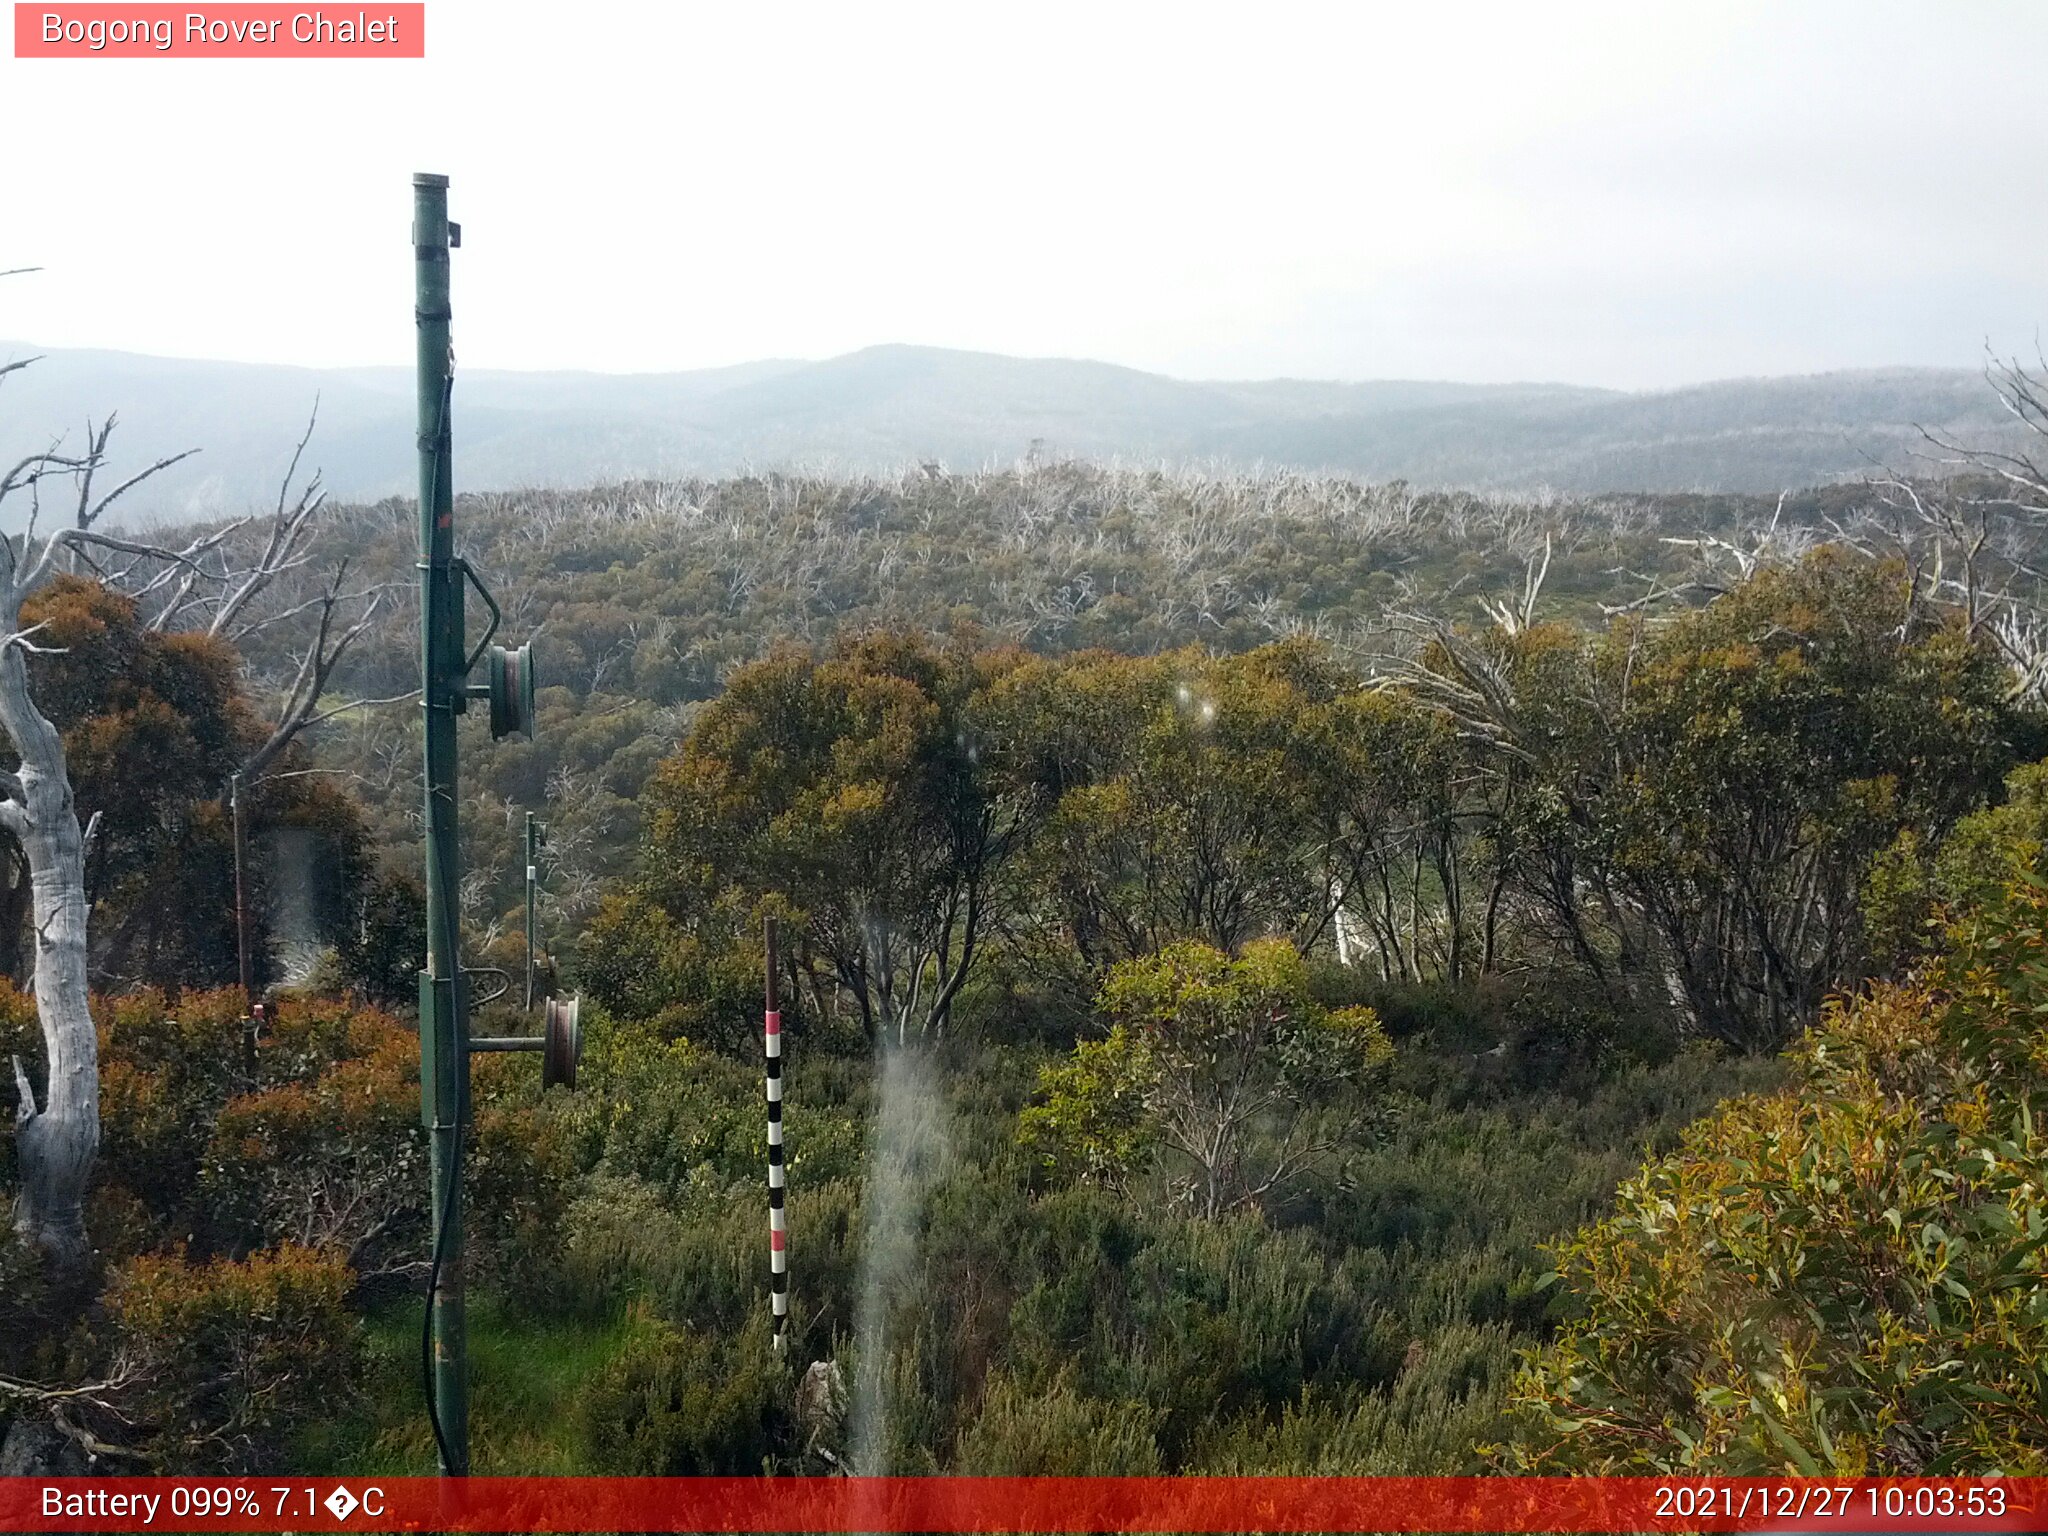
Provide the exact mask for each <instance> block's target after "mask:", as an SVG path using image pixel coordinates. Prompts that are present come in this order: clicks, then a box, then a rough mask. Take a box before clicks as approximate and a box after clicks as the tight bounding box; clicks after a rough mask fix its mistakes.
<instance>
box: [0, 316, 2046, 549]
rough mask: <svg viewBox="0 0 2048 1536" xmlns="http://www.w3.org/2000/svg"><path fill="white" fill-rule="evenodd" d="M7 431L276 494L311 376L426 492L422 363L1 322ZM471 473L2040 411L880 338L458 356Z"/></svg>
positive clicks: (538, 473) (1395, 450) (691, 467)
mask: <svg viewBox="0 0 2048 1536" xmlns="http://www.w3.org/2000/svg"><path fill="white" fill-rule="evenodd" d="M43 353H47V355H44V356H42V357H41V360H40V361H39V362H38V363H37V364H36V367H35V368H34V369H31V370H28V371H26V372H24V373H23V374H22V375H21V377H19V378H18V379H16V380H15V381H14V389H13V393H14V395H15V406H14V409H13V410H12V411H11V412H10V413H9V414H8V416H7V417H5V418H0V457H9V456H11V455H18V454H22V453H28V452H32V451H34V450H36V449H38V448H42V447H45V446H47V435H46V434H47V431H48V429H49V428H48V424H58V423H61V424H64V425H66V426H68V427H70V428H71V429H72V430H74V431H75V430H76V429H77V426H78V425H80V424H82V423H84V422H85V421H86V420H88V419H95V420H96V419H99V418H101V417H103V416H105V415H106V414H107V413H108V412H109V411H118V412H119V413H120V415H121V417H122V419H123V421H124V422H125V423H126V426H125V427H124V442H125V449H124V451H125V452H129V453H132V454H134V455H135V457H136V462H137V464H138V465H140V464H146V463H148V462H150V461H152V460H154V459H156V458H158V457H162V456H166V455H169V454H173V453H178V452H182V451H183V450H185V449H187V448H193V447H199V448H202V449H203V450H204V452H202V453H200V454H199V455H198V456H196V457H195V458H192V459H190V460H188V461H186V462H184V463H181V464H179V465H177V466H175V467H174V468H173V469H172V470H171V471H170V472H168V473H167V474H165V475H164V476H163V477H162V478H161V479H159V480H158V481H156V482H155V483H154V484H153V485H152V486H151V487H150V488H149V490H148V491H147V493H146V496H145V497H144V498H141V499H138V503H137V505H136V507H135V508H134V509H133V513H134V515H142V514H145V513H147V514H151V515H160V516H161V517H162V518H163V519H165V520H171V521H176V520H180V519H182V518H185V517H190V516H205V515H213V514H217V513H223V512H227V513H234V512H239V511H241V510H242V509H243V508H245V507H246V506H248V505H251V504H258V505H260V504H261V503H262V502H263V501H264V499H265V497H266V494H267V493H268V492H269V491H270V490H271V488H272V487H273V486H274V485H275V477H276V475H277V473H278V471H279V470H280V469H281V468H282V466H283V459H284V455H285V454H286V453H287V452H288V451H289V446H290V444H291V443H292V442H293V441H294V439H295V438H296V436H297V434H298V432H299V429H300V428H301V427H302V426H303V425H304V423H305V420H306V417H307V414H308V413H309V412H310V411H311V410H312V409H313V407H314V405H315V403H316V401H317V402H318V405H319V409H320V416H321V422H322V426H321V433H320V438H319V444H320V458H319V462H320V463H322V464H323V465H324V466H325V467H326V470H327V480H328V484H330V485H331V486H333V487H334V489H335V491H336V493H337V494H338V495H341V496H344V497H347V498H348V499H350V500H357V501H366V500H374V499H375V498H377V497H379V496H386V495H404V494H408V493H409V492H410V489H411V487H412V483H413V473H414V467H413V463H412V457H411V451H410V448H409V446H408V445H409V444H410V442H411V435H410V429H411V421H412V411H413V405H412V376H411V374H410V373H409V372H407V371H405V370H403V369H398V368H334V369H311V368H282V367H265V366H260V365H256V364H242V363H216V362H202V361H197V360H193V359H183V358H158V357H139V356H132V355H129V354H125V353H112V352H66V351H62V350H57V351H49V350H48V349H45V348H41V347H36V346H33V345H30V344H29V343H27V342H18V343H16V342H0V364H4V363H5V362H7V361H9V360H12V359H19V358H27V357H32V356H36V355H38V354H43ZM460 400H461V404H460V406H459V412H460V416H461V421H462V429H461V442H462V450H461V452H462V461H461V470H460V475H459V479H458V484H460V485H462V486H466V487H469V488H471V489H477V490H494V491H512V490H517V489H521V488H531V487H554V488H575V487H583V486H588V485H591V484H595V483H598V482H602V481H618V480H639V479H648V478H657V477H659V478H681V477H686V476H714V477H729V476H734V475H745V474H751V473H759V472H768V471H779V472H784V473H792V472H796V473H802V472H812V473H829V474H836V475H841V476H846V475H863V474H877V473H880V474H887V473H892V472H893V471H895V470H896V469H897V468H899V467H900V466H903V465H906V464H915V463H919V462H924V463H936V464H942V465H945V466H947V467H948V468H951V469H953V470H955V471H962V472H969V473H972V472H974V471H978V470H983V469H986V468H989V467H991V466H996V465H1011V464H1023V463H1031V462H1046V461H1065V460H1081V461H1087V462H1093V463H1098V464H1110V463H1122V464H1137V465H1140V466H1152V465H1166V466H1169V467H1174V468H1189V467H1193V468H1201V467H1210V468H1216V467H1230V468H1234V469H1236V470H1240V471H1246V470H1253V469H1262V470H1265V471H1268V472H1279V471H1294V472H1298V473H1313V474H1336V475H1350V476H1356V477H1358V478H1361V479H1366V480H1375V481H1378V480H1396V479H1399V480H1406V481H1409V482H1411V483H1412V484H1415V485H1422V486H1431V487H1466V488H1474V489H1490V490H1504V491H1514V492H1519V493H1521V494H1525V495H1527V494H1534V493H1537V492H1539V491H1542V490H1544V489H1546V488H1547V489H1549V490H1551V491H1555V492H1561V493H1574V494H1594V493H1601V492H1631V491H1644V490H1649V491H1710V492H1716V491H1718V492H1748V493H1751V494H1768V495H1775V494H1776V493H1777V492H1778V491H1780V490H1783V489H1785V488H1786V487H1789V486H1802V485H1818V484H1827V483H1832V482H1836V481H1840V480H1844V479H1858V478H1861V477H1862V476H1864V475H1865V474H1867V473H1869V471H1870V469H1871V468H1872V466H1874V465H1877V464H1881V463H1883V464H1898V463H1902V462H1904V461H1905V459H1906V457H1907V456H1908V455H1910V454H1912V453H1914V452H1916V451H1918V450H1921V449H1923V448H1924V447H1925V446H1926V445H1925V443H1924V441H1923V439H1922V438H1921V436H1920V434H1919V430H1918V429H1920V428H1923V427H1924V428H1926V429H1928V430H1930V431H1934V432H1937V433H1941V434H1943V435H1945V436H1950V437H1956V436H1961V437H1966V438H1969V439H1970V440H1973V441H1977V442H1981V443H1983V444H1985V445H1987V446H1991V445H2001V446H2006V447H2017V446H2018V445H2019V443H2020V441H2021V439H2022V437H2023V436H2024V433H2023V431H2022V430H2021V429H2019V428H2017V427H2016V426H2015V425H2014V423H2013V422H2012V421H2011V420H2010V418H2008V417H2006V416H2005V415H2004V414H2003V413H2002V412H2001V411H1999V410H1998V408H1997V404H1996V401H1995V399H1994V397H1993V396H1992V395H1991V394H1990V392H1989V391H1987V390H1986V389H1985V388H1984V380H1983V378H1982V377H1981V376H1980V375H1979V374H1978V373H1977V372H1975V371H1972V370H1968V369H1941V368H1895V369H1865V370H1851V371H1843V372H1838V373H1826V374H1814V375H1807V376H1801V377H1791V378H1760V379H1726V380H1719V381H1715V382H1709V383H1699V384H1693V385H1688V386H1685V387H1682V388H1674V389H1665V390H1650V391H1640V392H1630V391H1622V390H1612V389H1593V388H1582V387H1575V386H1571V385H1563V384H1544V383H1535V382H1531V383H1520V384H1458V383H1449V382H1432V381H1424V380H1403V379H1382V380H1367V381H1363V382H1342V381H1334V380H1320V379H1262V380H1252V381H1237V382H1208V381H1197V380H1189V379H1177V378H1168V377H1165V376H1163V375H1160V374H1154V373H1144V372H1140V371H1139V370H1137V369H1133V368H1120V367H1116V366H1113V365H1111V364H1108V363H1100V362H1091V361H1087V360H1084V359H1070V358H1039V357H1032V358H1022V357H1004V356H999V355H995V354H991V353H979V352H958V351H949V350H946V349H943V348H938V347H913V346H878V347H869V348H866V349H864V350H862V351H859V352H853V353H848V354H846V355H845V356H841V357H832V358H825V359H822V360H819V361H812V362H804V361H793V360H773V359H771V360H763V361H759V362H750V363H743V364H740V365H737V366H734V367H728V368H708V369H701V370H697V371H695V372H690V373H673V374H598V373H511V372H492V371H488V370H465V372H464V373H463V376H462V384H461V395H460Z"/></svg>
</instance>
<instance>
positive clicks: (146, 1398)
mask: <svg viewBox="0 0 2048 1536" xmlns="http://www.w3.org/2000/svg"><path fill="white" fill-rule="evenodd" d="M352 1282H353V1276H352V1275H351V1274H350V1272H349V1269H348V1266H347V1265H346V1264H345V1263H343V1262H342V1260H341V1259H340V1258H339V1257H338V1256H336V1255H333V1254H327V1253H319V1252H315V1251H314V1250H312V1249H309V1248H300V1247H295V1246H291V1245H285V1246H281V1247H278V1248H275V1249H272V1250H269V1251H267V1252H264V1253H256V1254H251V1255H250V1256H249V1257H248V1258H247V1259H243V1260H238V1261H237V1260H225V1259H223V1260H216V1261H214V1262H212V1263H207V1264H195V1263H192V1262H189V1261H188V1260H187V1259H185V1258H184V1257H183V1256H182V1255H179V1254H158V1255H148V1256H144V1257H141V1258H136V1259H131V1260H129V1261H128V1262H127V1263H126V1264H125V1265H123V1266H122V1267H121V1268H120V1269H119V1270H118V1271H116V1273H115V1274H114V1276H113V1279H112V1282H111V1284H110V1285H109V1287H108V1290H107V1296H106V1308H107V1315H108V1320H109V1322H110V1324H111V1326H112V1328H113V1330H114V1333H115V1335H116V1340H117V1343H116V1347H115V1352H116V1355H117V1357H118V1358H119V1359H121V1360H122V1361H123V1362H124V1365H125V1369H126V1370H127V1372H128V1373H130V1378H129V1386H128V1387H127V1388H126V1390H125V1400H124V1413H125V1415H126V1417H127V1418H128V1419H129V1421H130V1423H131V1424H132V1425H133V1426H135V1427H136V1428H138V1429H140V1430H141V1431H142V1434H143V1437H144V1438H143V1443H142V1447H141V1448H142V1449H143V1450H144V1451H145V1452H146V1453H148V1454H150V1455H152V1456H153V1457H154V1458H155V1459H156V1461H157V1462H158V1463H159V1464H160V1465H163V1466H165V1467H166V1468H175V1469H177V1470H178V1471H180V1472H188V1473H189V1472H210V1471H222V1472H249V1471H258V1470H268V1469H272V1468H275V1467H277V1466H278V1465H279V1460H278V1458H279V1456H280V1454H281V1453H282V1451H283V1449H284V1445H285V1440H286V1437H287V1436H288V1435H289V1433H290V1432H291V1431H292V1430H293V1428H294V1427H295V1426H297V1425H299V1424H302V1423H305V1422H308V1421H310V1420H312V1419H314V1418H318V1417H320V1416H323V1415H332V1414H335V1413H337V1412H338V1411H341V1410H343V1409H345V1408H346V1406H347V1404H348V1401H349V1398H350V1396H351V1394H352V1391H353V1389H354V1383H355V1371H356V1366H357V1363H358V1356H359V1353H360V1348H361V1341H360V1336H359V1329H358V1327H357V1325H356V1322H355V1320H354V1319H353V1318H352V1317H351V1316H350V1315H349V1313H348V1311H347V1308H346V1305H345V1303H346V1300H347V1297H348V1293H349V1288H350V1286H351V1284H352Z"/></svg>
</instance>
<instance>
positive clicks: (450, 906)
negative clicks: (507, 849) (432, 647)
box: [420, 373, 469, 1471]
mask: <svg viewBox="0 0 2048 1536" xmlns="http://www.w3.org/2000/svg"><path fill="white" fill-rule="evenodd" d="M454 393H455V376H454V375H453V374H452V373H451V374H449V375H448V377H447V378H446V379H445V380H444V381H443V382H442V386H441V420H440V423H439V425H438V426H437V428H436V429H435V432H434V484H433V488H432V489H433V495H434V499H436V500H438V499H439V495H440V488H441V476H442V475H443V474H445V473H446V472H447V464H448V408H449V406H450V404H451V403H452V399H453V396H454ZM425 703H426V707H427V708H428V709H432V708H433V707H434V701H433V700H432V699H427V700H426V701H425ZM441 878H442V884H443V887H444V889H443V891H442V893H441V921H442V925H443V927H444V929H445V932H444V933H443V934H442V943H443V945H444V946H445V947H446V949H447V952H448V970H449V985H450V986H451V987H453V988H454V989H455V999H454V1000H455V1010H456V1013H457V1015H458V1016H459V1015H460V1012H461V1008H462V971H461V967H460V965H459V964H458V963H457V961H458V958H459V953H460V952H459V951H458V949H457V947H456V944H457V940H458V939H459V938H460V937H461V925H460V923H459V922H458V921H457V919H456V916H455V913H456V907H455V901H456V899H457V894H458V893H457V892H456V891H453V890H449V889H446V888H445V887H446V885H447V862H446V861H444V863H443V866H442V876H441ZM422 1022H424V1021H422ZM452 1068H459V1069H460V1070H461V1071H462V1072H463V1074H464V1076H465V1077H466V1076H467V1074H468V1064H467V1063H466V1062H464V1063H451V1064H448V1066H447V1067H444V1070H449V1069H452ZM468 1087H469V1084H468V1083H467V1082H466V1081H465V1082H462V1083H459V1084H457V1086H456V1093H455V1137H454V1144H453V1145H452V1146H451V1147H450V1149H449V1156H448V1167H447V1171H446V1174H445V1176H444V1178H443V1181H442V1186H443V1187H442V1189H441V1199H440V1202H439V1204H440V1214H439V1219H438V1220H436V1221H435V1223H434V1243H433V1254H432V1257H431V1259H430V1260H429V1262H428V1264H427V1305H426V1310H425V1312H424V1314H423V1315H422V1317H421V1318H420V1386H421V1388H422V1389H423V1391H424V1392H425V1394H426V1399H427V1422H428V1423H429V1424H431V1425H432V1426H433V1430H434V1452H435V1455H436V1456H438V1457H439V1458H440V1463H441V1465H442V1466H443V1467H447V1468H449V1469H450V1470H451V1471H453V1470H456V1469H455V1467H454V1463H453V1458H451V1457H450V1456H449V1454H448V1436H447V1435H446V1433H445V1432H443V1430H442V1428H441V1405H440V1403H439V1402H438V1401H437V1399H436V1395H435V1392H434V1301H435V1298H436V1297H437V1296H438V1295H439V1294H440V1290H441V1272H442V1270H443V1268H444V1267H445V1264H446V1261H447V1255H448V1229H449V1220H448V1218H449V1214H450V1212H452V1211H453V1210H454V1208H455V1201H456V1198H457V1196H458V1195H459V1194H460V1193H461V1190H462V1130H463V1125H462V1100H463V1097H464V1093H465V1091H466V1090H467V1088H468ZM427 1134H428V1135H429V1136H430V1137H431V1136H432V1134H433V1131H432V1128H431V1127H430V1128H429V1129H428V1133H427ZM462 1470H464V1471H466V1470H467V1468H464V1469H462Z"/></svg>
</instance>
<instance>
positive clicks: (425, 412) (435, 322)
mask: <svg viewBox="0 0 2048 1536" xmlns="http://www.w3.org/2000/svg"><path fill="white" fill-rule="evenodd" d="M412 187H413V193H412V198H413V227H412V239H413V278H414V298H413V317H414V321H415V324H416V326H417V328H418V332H419V451H420V560H419V570H420V681H421V704H422V706H423V708H424V711H425V716H424V718H425V725H426V807H425V809H426V845H427V871H426V873H427V968H426V970H424V971H422V972H421V973H420V1100H421V1113H422V1118H423V1119H424V1120H425V1122H426V1125H427V1130H428V1133H429V1137H430V1151H431V1169H432V1173H431V1177H432V1179H433V1189H432V1210H433V1223H434V1225H433V1234H432V1242H433V1256H432V1267H431V1270H430V1286H429V1300H428V1307H429V1311H430V1316H429V1319H428V1328H429V1330H430V1334H431V1363H430V1366H429V1377H430V1383H431V1390H432V1393H433V1409H434V1421H435V1427H436V1430H437V1441H438V1446H437V1449H438V1452H439V1455H440V1461H441V1471H442V1473H443V1474H444V1475H446V1476H450V1477H462V1476H466V1475H467V1474H468V1472H469V1385H468V1380H467V1377H468V1359H467V1354H468V1347H467V1339H466V1338H465V1334H464V1326H463V1288H462V1133H463V1120H464V1117H465V1114H466V1112H467V1109H468V1098H469V1029H468V1020H467V1019H466V1018H465V1017H464V1013H465V1008H464V1004H465V1002H466V1001H467V999H466V998H465V997H464V995H463V989H462V986H461V975H462V962H461V956H460V954H459V953H458V949H459V935H458V931H457V916H458V913H459V911H460V907H459V905H458V903H457V896H456V893H457V889H458V885H459V882H460V879H461V868H460V865H459V863H458V857H459V852H458V846H457V842H456V817H455V812H456V798H455V769H456V762H455V726H456V716H457V715H458V714H461V713H462V712H463V709H464V706H465V704H466V703H467V696H466V690H465V683H466V677H465V674H464V669H463V661H464V655H463V635H462V592H461V587H460V585H459V583H460V580H461V576H460V572H459V568H458V566H457V565H456V562H455V491H454V484H453V480H452V471H451V464H450V446H451V444H452V441H453V438H452V434H451V432H450V427H449V420H448V400H449V384H450V378H451V374H452V369H453V361H454V359H453V353H452V351H451V350H450V344H449V332H448V322H449V318H450V316H449V310H448V251H449V247H450V245H451V243H452V242H451V231H450V227H449V223H448V178H447V177H445V176H432V175H425V174H422V175H417V176H415V177H413V179H412Z"/></svg>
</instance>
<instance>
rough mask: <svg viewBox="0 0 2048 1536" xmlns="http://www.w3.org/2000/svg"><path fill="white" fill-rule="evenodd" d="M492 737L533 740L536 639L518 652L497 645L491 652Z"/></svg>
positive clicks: (494, 738)
mask: <svg viewBox="0 0 2048 1536" xmlns="http://www.w3.org/2000/svg"><path fill="white" fill-rule="evenodd" d="M490 679H491V681H490V690H491V737H492V739H493V740H495V741H503V740H504V739H505V738H506V737H507V736H524V737H525V738H526V739H527V740H529V741H531V740H532V739H533V642H532V641H531V640H529V641H527V642H526V644H524V645H522V646H520V647H519V649H518V650H516V651H508V650H506V649H505V647H504V646H502V645H494V646H492V647H491V651H490Z"/></svg>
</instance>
